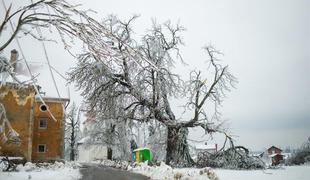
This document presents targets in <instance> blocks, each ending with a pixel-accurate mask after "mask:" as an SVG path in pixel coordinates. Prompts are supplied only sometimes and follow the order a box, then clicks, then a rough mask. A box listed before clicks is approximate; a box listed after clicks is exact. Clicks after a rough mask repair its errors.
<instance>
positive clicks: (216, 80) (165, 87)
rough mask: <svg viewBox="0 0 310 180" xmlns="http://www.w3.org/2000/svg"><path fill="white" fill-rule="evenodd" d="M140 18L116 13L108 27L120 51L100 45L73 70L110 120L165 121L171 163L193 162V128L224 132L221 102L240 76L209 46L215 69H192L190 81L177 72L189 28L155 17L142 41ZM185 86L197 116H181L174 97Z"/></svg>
mask: <svg viewBox="0 0 310 180" xmlns="http://www.w3.org/2000/svg"><path fill="white" fill-rule="evenodd" d="M135 18H136V17H133V18H131V19H130V20H128V21H126V22H124V21H121V20H119V19H118V18H117V17H115V16H110V17H108V18H107V19H105V20H104V22H103V23H102V26H104V27H105V28H106V29H108V30H109V33H108V34H112V35H113V37H114V38H113V39H110V44H111V45H113V49H114V50H115V51H114V53H102V52H101V48H100V44H98V49H97V51H88V52H85V53H83V54H81V55H79V56H78V64H77V66H76V67H75V68H73V69H72V71H71V72H70V73H69V75H70V77H71V81H72V82H76V86H77V87H78V88H79V89H80V90H82V92H83V93H82V95H83V96H84V97H85V98H86V100H87V103H88V105H89V107H90V108H91V110H92V111H93V112H98V113H99V112H100V113H101V114H106V117H105V118H106V119H115V120H134V121H141V122H148V121H149V120H151V119H154V120H156V121H159V122H160V123H162V124H164V125H165V126H166V127H167V130H168V131H167V132H168V133H167V149H166V153H167V154H166V163H168V164H171V165H177V166H189V165H192V164H193V160H192V159H191V157H190V154H189V149H188V143H187V135H188V128H192V127H197V126H199V127H202V128H203V129H204V130H205V131H206V132H207V133H214V132H222V130H221V128H220V125H221V121H219V120H220V119H219V111H218V106H219V105H220V104H221V102H222V101H223V98H224V97H225V92H226V91H227V90H230V88H231V87H232V85H233V84H234V83H235V82H236V79H235V77H234V76H233V75H231V74H230V72H229V71H228V66H222V65H221V63H220V61H219V60H218V59H217V58H216V55H218V54H219V52H218V51H216V50H215V49H214V48H213V47H206V48H205V51H206V52H207V54H208V56H209V60H210V66H209V69H207V68H206V70H210V72H212V73H213V77H212V78H210V79H206V78H204V77H202V74H201V73H200V72H192V73H191V77H190V80H189V81H188V82H184V81H183V80H181V78H180V76H179V75H177V74H173V73H172V71H171V68H172V67H173V66H174V63H175V61H176V59H174V58H173V57H175V55H177V57H180V53H179V46H180V45H182V41H181V36H180V33H181V32H182V31H183V30H184V28H183V27H181V26H179V25H175V26H173V25H172V24H171V23H170V22H167V23H164V24H162V25H159V24H156V23H155V22H154V23H153V26H152V28H151V29H150V30H149V31H148V32H147V33H146V34H145V35H143V37H142V40H141V41H139V42H138V41H137V40H136V39H134V38H133V36H132V33H133V31H132V27H131V23H132V22H133V20H134V19H135ZM94 53H95V54H94ZM180 59H181V58H180ZM185 89H186V92H187V94H188V95H189V97H190V98H189V102H188V103H187V104H186V109H187V110H190V111H192V112H193V117H192V118H191V119H189V120H186V121H178V120H177V119H176V116H175V114H174V112H173V111H172V109H171V105H170V102H169V98H170V97H180V96H182V94H183V93H184V90H185ZM207 101H209V102H210V101H211V102H212V103H211V104H213V106H214V107H215V112H214V113H212V117H210V118H208V115H207V114H208V113H207V109H206V106H205V105H206V104H207ZM110 102H113V104H114V106H113V107H111V106H110V105H109V104H110ZM210 109H211V107H210ZM111 112H114V113H111Z"/></svg>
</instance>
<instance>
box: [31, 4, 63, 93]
mask: <svg viewBox="0 0 310 180" xmlns="http://www.w3.org/2000/svg"><path fill="white" fill-rule="evenodd" d="M31 3H32V4H33V0H31ZM33 12H34V13H35V14H36V10H35V9H34V10H33ZM36 30H37V32H38V34H39V36H40V38H42V37H43V36H42V31H41V29H40V28H39V27H38V26H36ZM41 45H42V47H43V50H44V55H45V59H46V61H47V64H48V69H49V71H50V74H51V77H52V79H53V83H54V86H55V89H56V92H57V95H58V98H60V93H59V90H58V87H57V84H56V81H55V77H54V74H53V71H52V68H51V63H50V61H49V58H48V55H47V50H46V47H45V43H44V41H43V40H42V41H41Z"/></svg>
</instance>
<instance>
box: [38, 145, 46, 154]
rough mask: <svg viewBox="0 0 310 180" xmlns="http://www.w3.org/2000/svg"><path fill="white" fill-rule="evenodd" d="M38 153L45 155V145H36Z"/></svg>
mask: <svg viewBox="0 0 310 180" xmlns="http://www.w3.org/2000/svg"><path fill="white" fill-rule="evenodd" d="M38 152H39V153H45V144H39V145H38Z"/></svg>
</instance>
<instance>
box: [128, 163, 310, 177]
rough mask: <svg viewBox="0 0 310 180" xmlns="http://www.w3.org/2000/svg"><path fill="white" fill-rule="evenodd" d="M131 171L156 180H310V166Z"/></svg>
mask: <svg viewBox="0 0 310 180" xmlns="http://www.w3.org/2000/svg"><path fill="white" fill-rule="evenodd" d="M129 170H130V171H133V172H136V173H141V174H144V175H146V176H148V177H151V179H154V180H162V179H167V180H168V179H172V180H173V179H177V178H179V179H181V180H182V179H184V180H190V179H192V180H199V179H201V180H202V179H204V180H206V179H210V180H310V165H304V166H284V167H281V168H279V169H267V170H224V169H211V168H203V169H197V168H180V169H178V168H175V169H172V168H171V167H170V166H167V165H166V164H164V163H162V164H161V165H160V166H157V167H150V166H147V165H146V164H143V163H142V164H141V166H138V167H132V169H129Z"/></svg>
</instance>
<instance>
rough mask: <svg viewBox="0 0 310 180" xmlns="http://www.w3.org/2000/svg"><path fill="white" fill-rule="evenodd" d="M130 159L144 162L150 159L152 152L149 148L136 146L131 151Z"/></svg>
mask: <svg viewBox="0 0 310 180" xmlns="http://www.w3.org/2000/svg"><path fill="white" fill-rule="evenodd" d="M132 160H133V161H136V162H144V161H151V160H152V152H151V150H150V149H149V148H138V149H135V150H134V151H133V152H132Z"/></svg>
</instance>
